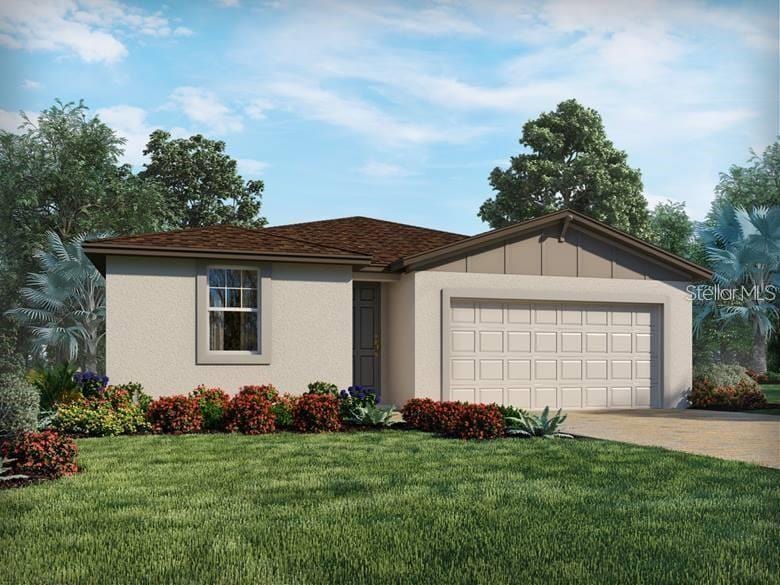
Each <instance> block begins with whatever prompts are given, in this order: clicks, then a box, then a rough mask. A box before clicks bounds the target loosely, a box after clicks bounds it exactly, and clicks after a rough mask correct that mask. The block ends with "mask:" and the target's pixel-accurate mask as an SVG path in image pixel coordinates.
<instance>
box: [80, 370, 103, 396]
mask: <svg viewBox="0 0 780 585" xmlns="http://www.w3.org/2000/svg"><path fill="white" fill-rule="evenodd" d="M73 380H74V381H75V382H76V384H78V387H79V388H80V389H81V394H82V395H83V396H84V397H85V398H90V397H92V396H97V395H98V394H100V392H101V391H103V389H105V387H106V386H108V376H102V375H100V374H98V373H97V372H90V371H89V370H87V371H86V372H76V373H75V374H73Z"/></svg>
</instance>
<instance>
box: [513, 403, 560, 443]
mask: <svg viewBox="0 0 780 585" xmlns="http://www.w3.org/2000/svg"><path fill="white" fill-rule="evenodd" d="M566 416H567V415H565V414H561V410H558V412H556V413H555V414H554V415H553V416H550V407H549V406H545V407H544V410H543V411H542V414H540V415H539V416H536V415H534V414H531V413H527V412H520V414H519V415H518V416H507V417H504V423H505V424H506V432H507V434H508V435H515V436H519V437H544V438H545V439H551V438H554V437H563V438H566V439H572V438H574V437H573V436H572V435H569V434H568V433H563V432H561V431H560V430H558V429H559V427H560V426H561V425H562V424H563V422H564V421H565V420H566Z"/></svg>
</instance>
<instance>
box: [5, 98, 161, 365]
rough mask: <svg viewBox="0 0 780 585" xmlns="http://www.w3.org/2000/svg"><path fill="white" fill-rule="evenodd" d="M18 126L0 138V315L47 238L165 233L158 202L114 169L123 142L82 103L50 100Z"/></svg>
mask: <svg viewBox="0 0 780 585" xmlns="http://www.w3.org/2000/svg"><path fill="white" fill-rule="evenodd" d="M22 119H23V123H22V125H21V127H20V128H19V133H10V132H4V131H0V314H3V312H4V311H5V310H6V309H8V308H10V307H11V306H13V305H14V304H15V303H16V302H17V300H18V290H19V288H20V287H21V286H23V284H24V279H25V276H26V275H27V273H29V272H31V271H32V270H34V269H35V260H34V254H35V251H36V250H37V249H39V248H40V247H41V246H42V245H43V243H44V241H45V234H46V232H47V231H53V232H55V233H57V234H59V235H60V236H61V237H62V238H65V239H67V238H68V237H71V236H73V235H75V234H78V233H82V232H86V231H105V230H111V231H114V232H117V233H120V234H122V233H133V232H143V231H154V230H158V229H164V228H165V225H164V221H163V220H164V213H163V211H164V210H165V201H164V196H163V195H164V194H163V193H162V192H161V191H160V190H159V189H157V188H156V187H155V186H154V185H146V184H145V183H143V182H142V181H141V180H140V179H139V178H138V177H136V176H135V175H134V174H133V172H132V169H131V168H130V167H129V166H128V165H120V164H119V162H118V161H119V157H120V156H121V155H122V152H123V148H124V142H125V141H124V139H123V138H121V137H119V136H118V135H117V134H116V133H115V132H114V131H113V130H112V129H111V128H109V127H108V126H106V125H105V124H104V123H103V122H102V121H101V120H100V119H99V118H98V117H94V116H93V117H89V116H88V108H87V107H86V106H85V105H84V103H83V102H79V103H72V102H70V103H63V102H61V101H59V100H57V101H56V102H55V104H54V105H53V106H52V107H50V108H48V109H46V110H44V111H42V112H41V113H40V115H39V116H38V118H37V119H36V120H31V119H30V118H28V117H27V116H26V115H24V114H23V115H22ZM0 328H2V329H3V331H4V332H6V333H7V334H8V336H11V335H13V332H14V329H15V328H12V327H11V326H10V324H9V323H8V321H7V320H6V319H5V318H3V319H2V322H0ZM28 341H29V340H27V339H24V338H21V337H17V338H16V340H15V341H13V340H9V339H6V340H5V341H4V343H3V344H2V347H0V351H3V353H4V354H5V353H6V351H8V350H9V348H11V347H15V350H14V352H15V353H18V354H21V355H27V353H28V352H27V348H28ZM10 359H12V361H15V359H14V358H13V356H12V357H11V358H10Z"/></svg>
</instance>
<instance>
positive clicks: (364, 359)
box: [352, 282, 382, 396]
mask: <svg viewBox="0 0 780 585" xmlns="http://www.w3.org/2000/svg"><path fill="white" fill-rule="evenodd" d="M353 286H354V288H353V292H352V380H353V384H354V385H356V386H363V387H364V388H369V389H371V390H374V391H375V392H376V394H377V396H378V395H379V390H380V388H379V380H380V378H379V375H380V373H379V349H380V340H381V339H382V337H381V332H380V329H379V328H380V321H381V320H380V298H379V297H380V295H379V292H380V285H379V283H377V282H356V283H354V285H353Z"/></svg>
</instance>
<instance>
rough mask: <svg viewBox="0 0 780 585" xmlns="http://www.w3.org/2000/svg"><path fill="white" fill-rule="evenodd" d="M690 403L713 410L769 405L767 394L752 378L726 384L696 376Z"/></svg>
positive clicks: (689, 397)
mask: <svg viewBox="0 0 780 585" xmlns="http://www.w3.org/2000/svg"><path fill="white" fill-rule="evenodd" d="M688 403H689V404H690V405H691V407H692V408H705V409H707V408H709V409H713V410H752V409H756V408H766V406H767V401H766V396H764V393H763V392H761V389H760V388H759V386H758V384H757V383H756V381H755V380H752V379H750V378H745V379H743V380H740V381H739V382H738V383H736V384H734V385H724V386H718V385H716V384H715V383H714V382H713V381H712V380H710V379H709V378H695V379H694V380H693V387H692V388H691V391H690V393H689V394H688Z"/></svg>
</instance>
